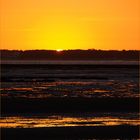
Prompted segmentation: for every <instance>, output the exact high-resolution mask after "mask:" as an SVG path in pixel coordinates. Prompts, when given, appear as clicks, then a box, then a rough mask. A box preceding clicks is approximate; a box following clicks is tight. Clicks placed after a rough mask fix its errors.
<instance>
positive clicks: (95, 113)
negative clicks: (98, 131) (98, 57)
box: [0, 61, 140, 129]
mask: <svg viewBox="0 0 140 140" xmlns="http://www.w3.org/2000/svg"><path fill="white" fill-rule="evenodd" d="M57 63H58V62H57V61H56V63H52V62H49V63H46V62H45V63H44V62H42V63H41V64H38V63H35V62H34V63H31V62H30V63H29V62H28V64H27V63H25V62H24V64H9V65H8V64H6V65H2V70H1V73H2V77H1V80H2V81H1V88H0V90H1V97H2V105H3V107H2V114H1V120H0V126H1V127H2V128H13V129H15V128H48V127H51V128H52V127H54V128H55V127H86V126H91V127H96V126H98V127H102V126H107V127H110V126H123V125H127V126H139V125H140V121H139V112H138V109H136V108H138V106H137V105H138V104H137V102H138V98H139V67H138V65H137V63H136V62H106V63H105V62H104V61H103V62H100V63H99V64H98V63H97V62H96V63H93V62H92V63H88V64H87V63H85V62H81V61H80V63H78V62H73V63H72V62H69V63H66V62H65V63H64V62H63V63H62V62H61V63H60V62H59V64H57ZM97 64H98V65H97ZM61 99H62V100H61ZM5 101H6V102H5Z"/></svg>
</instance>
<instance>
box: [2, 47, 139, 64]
mask: <svg viewBox="0 0 140 140" xmlns="http://www.w3.org/2000/svg"><path fill="white" fill-rule="evenodd" d="M139 53H140V50H122V51H120V50H95V49H89V50H80V49H77V50H62V51H59V52H58V51H57V50H24V51H23V50H0V54H1V60H137V61H138V60H139Z"/></svg>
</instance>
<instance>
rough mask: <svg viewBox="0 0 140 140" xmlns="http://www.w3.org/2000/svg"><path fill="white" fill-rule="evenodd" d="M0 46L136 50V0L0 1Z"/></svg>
mask: <svg viewBox="0 0 140 140" xmlns="http://www.w3.org/2000/svg"><path fill="white" fill-rule="evenodd" d="M0 8H1V31H0V36H1V37H0V38H1V42H0V43H1V44H0V45H1V49H22V50H26V49H91V48H95V49H119V50H121V49H126V50H128V49H139V46H140V26H139V25H140V0H1V7H0Z"/></svg>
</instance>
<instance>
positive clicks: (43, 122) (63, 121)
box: [0, 116, 140, 128]
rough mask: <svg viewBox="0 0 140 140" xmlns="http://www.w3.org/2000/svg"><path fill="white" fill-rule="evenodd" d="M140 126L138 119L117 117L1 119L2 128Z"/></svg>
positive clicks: (0, 125)
mask: <svg viewBox="0 0 140 140" xmlns="http://www.w3.org/2000/svg"><path fill="white" fill-rule="evenodd" d="M115 125H140V120H138V119H123V118H117V117H86V118H80V117H62V116H50V117H46V118H44V117H43V118H39V117H1V120H0V127H1V128H37V127H69V126H115Z"/></svg>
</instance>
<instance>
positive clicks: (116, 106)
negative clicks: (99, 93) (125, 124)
mask: <svg viewBox="0 0 140 140" xmlns="http://www.w3.org/2000/svg"><path fill="white" fill-rule="evenodd" d="M1 105H2V108H1V112H2V114H9V113H10V114H20V113H44V112H45V113H53V112H56V113H67V112H68V113H70V112H71V113H72V112H93V111H96V112H102V111H110V112H125V111H126V112H139V98H83V97H81V98H80V97H78V98H74V97H73V98H72V97H71V98H59V97H56V98H46V99H36V98H34V99H32V98H31V99H30V98H28V99H27V98H14V97H13V98H2V100H1Z"/></svg>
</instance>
